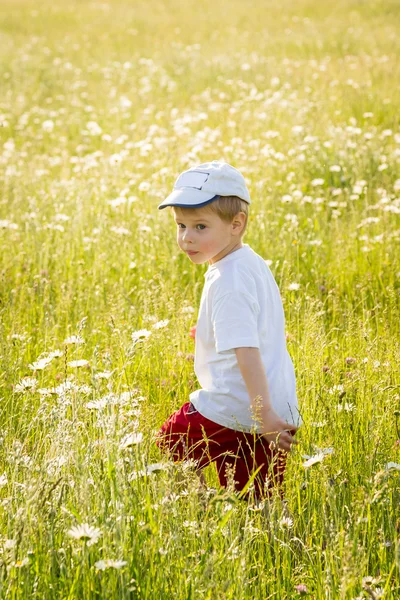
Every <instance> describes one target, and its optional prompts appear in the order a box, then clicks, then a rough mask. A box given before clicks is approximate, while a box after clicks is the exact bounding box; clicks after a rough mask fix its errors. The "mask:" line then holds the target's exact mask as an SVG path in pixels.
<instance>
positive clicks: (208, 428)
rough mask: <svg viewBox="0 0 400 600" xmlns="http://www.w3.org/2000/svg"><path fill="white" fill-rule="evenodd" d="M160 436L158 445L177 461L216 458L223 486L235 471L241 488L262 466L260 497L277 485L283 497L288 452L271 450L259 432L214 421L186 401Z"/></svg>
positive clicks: (200, 464) (204, 461)
mask: <svg viewBox="0 0 400 600" xmlns="http://www.w3.org/2000/svg"><path fill="white" fill-rule="evenodd" d="M157 438H158V439H157V441H156V444H157V446H158V447H159V448H161V449H162V450H164V451H166V452H167V453H168V454H169V455H170V456H171V457H172V458H173V460H174V461H181V460H187V459H192V460H195V461H197V466H196V468H197V469H202V468H203V467H205V466H207V465H209V464H210V463H211V462H215V463H216V466H217V471H218V477H219V481H220V484H221V486H223V487H227V485H228V480H229V477H230V475H229V472H230V473H232V474H233V479H234V488H235V490H237V491H240V490H242V489H243V488H244V487H245V485H246V484H247V483H248V481H249V478H250V476H251V475H252V473H254V471H256V470H257V468H258V467H260V466H261V469H260V470H259V472H258V473H257V475H256V477H255V479H254V492H255V496H256V498H258V499H260V498H264V497H269V496H271V490H272V488H273V487H274V486H275V487H276V488H277V490H278V491H279V494H280V495H281V497H283V494H282V488H281V484H282V482H283V474H284V471H285V467H286V453H285V452H283V451H281V450H274V451H273V450H271V449H270V448H269V445H268V442H267V441H266V440H265V439H264V438H263V437H262V436H260V435H259V434H253V433H244V432H241V431H235V430H234V429H229V428H228V427H223V426H222V425H218V424H217V423H214V421H210V419H207V418H206V417H203V415H201V414H200V413H199V412H198V411H197V410H196V409H195V407H194V406H193V404H192V403H191V402H186V403H185V404H184V405H183V406H182V407H181V408H180V409H179V410H177V411H176V412H174V413H173V414H172V415H171V416H170V417H169V418H168V419H167V420H166V421H165V423H164V425H163V426H162V427H161V429H160V431H159V432H158V434H157ZM227 467H228V469H227ZM247 495H248V494H247Z"/></svg>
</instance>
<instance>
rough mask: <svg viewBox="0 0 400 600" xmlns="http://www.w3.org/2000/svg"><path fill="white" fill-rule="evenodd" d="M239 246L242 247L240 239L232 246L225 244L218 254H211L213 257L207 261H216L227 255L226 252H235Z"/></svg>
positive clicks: (211, 263)
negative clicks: (225, 246)
mask: <svg viewBox="0 0 400 600" xmlns="http://www.w3.org/2000/svg"><path fill="white" fill-rule="evenodd" d="M240 248H243V242H242V240H239V241H238V242H236V243H235V244H234V245H233V246H227V248H224V249H223V250H222V251H221V252H219V254H217V255H216V256H213V258H210V260H209V261H208V264H209V265H213V264H214V263H216V262H218V261H219V260H222V259H223V258H225V256H228V254H232V252H235V251H236V250H239V249H240Z"/></svg>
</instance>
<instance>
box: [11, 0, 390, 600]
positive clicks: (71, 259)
mask: <svg viewBox="0 0 400 600" xmlns="http://www.w3.org/2000/svg"><path fill="white" fill-rule="evenodd" d="M399 27H400V10H399V2H398V1H397V0H386V1H383V0H376V1H374V0H364V1H362V0H359V1H356V0H347V1H346V2H345V1H344V0H338V1H337V2H335V3H334V4H333V3H332V4H331V3H329V2H311V1H307V0H281V2H279V3H277V2H271V1H270V0H265V1H260V0H242V1H241V2H239V1H238V0H230V1H228V0H214V2H211V1H209V0H197V1H196V2H194V1H193V0H188V1H187V2H178V0H168V1H167V0H163V1H162V0H149V1H148V2H144V1H138V0H132V1H131V2H128V0H125V1H122V0H110V1H108V2H105V1H104V2H102V1H101V2H95V1H94V2H89V1H86V0H79V1H78V0H72V1H70V2H62V1H61V0H58V1H57V0H56V1H52V2H51V1H50V0H35V1H33V0H3V1H2V2H1V4H0V91H1V93H0V275H1V280H0V344H1V346H0V364H1V370H0V423H1V431H0V442H1V444H0V462H1V464H0V597H1V598H10V599H11V598H12V599H16V598H35V599H52V598H57V599H58V598H62V599H65V600H67V599H68V600H72V599H82V598H85V599H86V598H87V599H92V598H93V599H94V598H107V599H108V598H109V599H114V598H115V599H122V598H124V599H125V598H129V599H138V600H139V599H140V600H144V599H150V600H153V599H154V600H158V599H162V600H164V599H173V600H191V599H193V600H194V599H196V600H197V599H199V600H202V599H204V600H205V599H209V600H231V599H235V600H239V599H240V600H242V599H246V600H253V599H256V600H267V599H273V600H287V599H290V600H292V599H297V598H300V597H307V598H313V599H314V600H321V599H329V600H336V599H343V600H344V599H345V600H347V599H348V600H350V599H354V600H356V599H357V600H360V599H362V598H365V599H366V598H375V599H377V598H384V599H385V600H386V599H391V600H398V599H399V598H400V572H399V571H400V510H399V506H400V479H399V478H400V464H399V463H400V392H399V362H400V344H399V340H400V335H399V333H400V310H399V278H400V253H399V240H400V227H399V213H400V169H399V165H400V127H399V114H400V112H399V106H400V102H399V95H400V87H399V81H400V66H399V65H400V63H399V53H400V37H399ZM213 159H217V160H225V161H227V162H229V163H231V164H233V165H234V166H235V167H237V168H238V169H240V170H241V171H242V172H243V174H244V175H245V177H246V181H247V183H248V187H249V190H250V194H251V197H252V204H251V207H250V214H251V217H250V221H249V226H248V229H247V232H246V235H245V239H244V242H246V243H248V244H250V246H251V247H252V248H253V249H254V250H255V251H256V252H258V253H259V254H260V255H261V256H262V257H263V258H265V260H267V261H268V264H269V265H270V268H271V270H272V272H273V274H274V276H275V278H276V281H277V283H278V285H279V287H280V289H281V293H282V298H283V302H284V309H285V316H286V329H287V339H288V349H289V352H290V354H291V356H292V358H293V362H294V365H295V369H296V375H297V386H298V397H299V404H300V409H301V411H302V415H303V419H304V425H303V426H302V428H301V430H300V431H299V433H298V439H299V440H300V442H301V443H300V445H299V446H298V447H297V448H296V449H295V451H293V452H292V454H291V456H290V459H289V464H288V469H287V475H286V483H285V495H286V499H287V501H288V506H289V508H290V511H291V513H292V515H293V519H292V521H290V520H287V519H286V520H285V519H284V518H282V515H281V513H280V512H279V505H278V502H276V501H275V500H274V501H273V503H272V515H271V522H270V524H268V523H266V521H265V519H263V517H262V514H261V512H260V511H259V510H257V509H256V507H255V506H254V504H252V503H251V502H250V503H248V504H247V503H244V502H243V501H240V500H238V498H237V495H236V494H235V493H233V492H232V491H231V490H229V489H228V490H223V489H221V488H219V485H218V478H217V474H216V472H215V470H214V468H213V467H208V468H207V470H206V480H207V484H208V486H209V487H210V493H209V494H207V495H208V499H207V498H203V500H202V501H201V498H200V496H199V483H198V481H197V477H196V475H195V474H194V473H193V470H192V469H190V468H189V467H190V465H188V464H187V463H182V464H178V465H175V466H171V465H170V464H169V463H168V462H167V461H166V459H165V457H163V456H162V455H161V454H160V452H159V450H158V448H157V447H156V446H155V443H154V442H155V433H156V432H157V430H158V428H159V427H160V425H161V424H162V423H163V421H164V419H165V418H166V417H167V416H168V415H169V414H170V413H171V412H172V411H173V410H175V409H176V408H178V407H179V406H181V404H183V403H184V402H186V401H187V399H188V394H189V393H190V392H191V391H193V390H194V389H196V387H197V382H196V378H195V374H194V371H193V352H194V342H193V340H192V339H191V338H190V337H189V334H188V332H189V329H190V327H191V326H193V325H195V323H196V316H197V309H198V305H199V300H200V295H201V290H202V285H203V282H204V277H203V274H204V271H205V270H206V268H207V266H208V265H203V266H195V265H193V264H191V263H190V261H189V259H188V258H187V257H186V256H184V255H183V254H182V253H180V252H179V249H178V247H177V244H176V241H175V235H176V232H175V224H174V223H173V218H172V216H171V215H170V214H169V213H168V210H164V211H159V210H158V209H157V205H158V203H159V202H160V201H161V200H162V199H164V198H165V197H166V195H167V194H168V193H170V191H171V190H172V186H173V183H174V181H175V179H176V177H177V175H178V174H179V173H180V172H181V171H183V170H184V169H186V168H189V167H190V166H193V165H195V164H199V163H202V162H206V161H209V160H213ZM138 332H139V333H138ZM310 457H311V458H312V457H314V459H313V460H311V461H309V462H306V461H307V460H308V459H309V458H310ZM304 463H306V465H305V466H304ZM310 463H314V464H311V466H308V465H310ZM211 488H216V489H217V494H216V495H212V489H211Z"/></svg>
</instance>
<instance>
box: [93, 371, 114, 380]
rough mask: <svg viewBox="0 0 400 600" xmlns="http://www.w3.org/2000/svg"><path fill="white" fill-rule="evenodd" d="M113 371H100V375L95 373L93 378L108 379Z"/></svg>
mask: <svg viewBox="0 0 400 600" xmlns="http://www.w3.org/2000/svg"><path fill="white" fill-rule="evenodd" d="M113 373H114V371H100V373H96V375H95V376H94V378H95V379H110V377H111V375H112V374H113Z"/></svg>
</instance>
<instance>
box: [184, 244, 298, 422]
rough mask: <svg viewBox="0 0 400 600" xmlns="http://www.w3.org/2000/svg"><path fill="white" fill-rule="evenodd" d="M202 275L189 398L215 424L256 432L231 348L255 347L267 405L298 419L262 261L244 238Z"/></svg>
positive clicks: (281, 320) (273, 290)
mask: <svg viewBox="0 0 400 600" xmlns="http://www.w3.org/2000/svg"><path fill="white" fill-rule="evenodd" d="M204 277H205V284H204V288H203V292H202V296H201V301H200V308H199V315H198V321H197V328H196V349H195V361H194V369H195V373H196V375H197V379H198V380H199V383H200V385H201V387H202V389H198V390H196V391H194V392H192V393H191V394H190V401H191V402H192V403H193V405H194V406H195V408H196V409H197V410H198V411H199V413H200V414H202V415H203V416H204V417H207V418H208V419H210V420H211V421H214V422H215V423H218V424H219V425H223V426H225V427H229V428H230V429H235V430H239V431H245V432H250V431H255V430H256V431H258V432H260V431H261V429H260V424H259V423H256V422H255V421H254V419H253V417H252V413H251V405H250V397H249V394H248V392H247V388H246V384H245V382H244V379H243V377H242V374H241V372H240V369H239V365H238V363H237V360H236V353H235V350H234V349H235V348H241V347H246V346H247V347H251V348H259V350H260V354H261V358H262V362H263V365H264V368H265V373H266V376H267V381H268V388H269V392H270V398H271V404H272V407H273V409H274V410H275V412H276V413H277V414H278V415H279V416H280V417H282V418H283V419H285V420H286V421H287V422H289V423H294V424H295V425H298V426H299V425H301V422H302V421H301V417H300V414H299V412H298V403H297V397H296V380H295V373H294V368H293V363H292V360H291V358H290V356H289V353H288V351H287V348H286V337H285V317H284V312H283V306H282V300H281V296H280V293H279V288H278V286H277V284H276V281H275V279H274V276H273V275H272V273H271V271H270V269H269V267H268V265H267V263H266V262H265V260H264V259H263V258H261V256H259V255H258V254H257V253H256V252H254V250H253V249H252V248H250V246H249V245H248V244H244V245H243V246H242V247H241V248H239V249H238V250H235V251H234V252H231V253H230V254H227V256H224V258H222V259H221V260H219V261H217V262H215V263H214V264H213V265H210V266H209V267H208V270H207V271H206V273H205V274H204Z"/></svg>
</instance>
